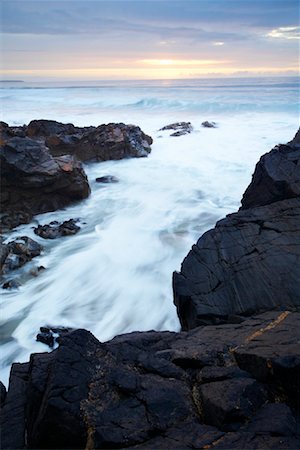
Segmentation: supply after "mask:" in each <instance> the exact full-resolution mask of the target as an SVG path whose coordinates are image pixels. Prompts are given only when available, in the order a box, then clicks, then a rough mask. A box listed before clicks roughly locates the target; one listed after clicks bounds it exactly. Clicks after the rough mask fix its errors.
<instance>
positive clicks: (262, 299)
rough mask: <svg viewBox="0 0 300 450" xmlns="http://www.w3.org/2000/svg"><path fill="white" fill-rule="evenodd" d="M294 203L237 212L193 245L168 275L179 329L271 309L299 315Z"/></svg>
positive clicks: (299, 235)
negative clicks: (171, 280) (178, 269)
mask: <svg viewBox="0 0 300 450" xmlns="http://www.w3.org/2000/svg"><path fill="white" fill-rule="evenodd" d="M299 221H300V198H294V199H288V200H285V201H282V202H276V203H273V204H272V205H270V206H263V207H258V208H253V209H251V210H245V211H240V212H238V213H236V214H231V215H229V216H227V218H226V219H223V220H221V221H220V222H218V223H217V225H216V227H215V228H214V229H213V230H210V231H208V232H207V233H205V234H204V235H203V236H202V237H201V238H200V239H199V241H198V242H197V244H196V245H193V247H192V250H191V251H190V252H189V254H188V256H187V257H186V258H185V259H184V261H183V263H182V267H181V272H180V273H174V278H173V286H174V302H175V304H176V307H177V311H178V315H179V318H180V322H181V325H182V327H183V329H190V328H193V327H196V326H198V325H205V324H207V323H222V322H227V321H228V317H229V316H230V315H235V316H237V315H242V316H244V315H250V314H253V313H255V312H260V311H267V310H271V309H275V308H279V309H280V308H281V309H282V308H286V309H298V310H299V309H300V264H299V250H298V247H299V243H300V230H299Z"/></svg>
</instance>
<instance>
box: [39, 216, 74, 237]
mask: <svg viewBox="0 0 300 450" xmlns="http://www.w3.org/2000/svg"><path fill="white" fill-rule="evenodd" d="M77 222H78V220H77V219H76V220H75V219H69V220H65V221H64V222H62V223H59V222H57V221H53V222H50V223H49V224H46V225H38V227H36V228H34V233H35V234H37V235H38V236H40V237H42V238H43V239H56V238H58V237H61V236H73V235H74V234H76V233H78V231H80V227H79V226H78V225H77Z"/></svg>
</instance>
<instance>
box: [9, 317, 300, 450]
mask: <svg viewBox="0 0 300 450" xmlns="http://www.w3.org/2000/svg"><path fill="white" fill-rule="evenodd" d="M299 325H300V314H299V313H292V312H285V313H281V314H280V313H278V312H268V313H264V314H262V315H259V316H254V317H252V318H249V319H247V320H246V321H245V322H243V324H242V325H241V324H231V325H219V326H212V325H210V326H207V327H199V328H196V329H194V330H191V331H189V332H181V333H171V332H143V333H131V334H127V335H123V336H118V337H116V338H115V339H113V340H112V341H110V342H107V343H102V344H101V343H100V342H99V341H97V339H95V338H94V336H93V335H92V334H91V333H89V332H88V331H85V330H76V331H71V332H67V333H65V334H63V335H62V336H61V340H60V346H59V347H58V348H57V349H56V350H54V351H53V352H52V353H45V354H44V353H41V354H35V355H32V356H31V361H30V364H14V365H13V367H12V373H11V379H10V389H9V391H8V394H7V398H6V401H5V404H4V408H3V414H2V421H3V424H2V428H3V434H4V436H5V437H4V441H3V442H4V444H5V445H7V447H4V448H32V449H36V448H39V449H42V448H61V449H66V448H82V449H83V448H91V449H92V448H97V449H98V448H99V449H100V448H103V449H108V448H120V449H121V448H125V447H126V448H148V449H153V448H155V449H156V448H157V449H165V448H172V449H173V448H177V449H188V448H203V449H204V448H245V449H249V450H250V449H252V448H274V449H275V448H277V449H281V448H289V449H293V448H297V447H295V445H296V443H297V442H298V439H299V422H297V421H298V420H299V417H298V416H297V410H296V408H297V405H295V401H294V400H295V397H296V395H297V391H293V394H292V393H291V391H290V390H289V388H288V386H287V384H286V383H285V382H284V377H285V374H284V373H281V374H279V373H275V372H273V371H272V370H271V367H275V366H276V364H278V361H279V360H280V358H281V356H280V355H281V354H285V355H289V357H290V363H289V370H290V381H292V382H293V383H294V385H295V384H296V380H297V379H298V373H297V370H298V369H299V361H297V358H296V355H297V353H295V352H296V345H297V333H296V330H298V329H299V328H298V327H299ZM43 329H44V328H43ZM47 329H48V328H47ZM49 330H50V329H49ZM283 333H288V334H289V339H284V340H283V341H282V334H283ZM258 337H259V344H258V345H257V347H256V341H257V338H258ZM241 351H243V352H248V351H249V352H250V353H251V354H256V352H257V357H258V358H257V363H255V361H253V362H252V367H250V369H251V370H249V371H248V366H247V364H246V366H245V364H244V362H241V360H240V359H239V358H237V357H236V355H237V354H238V352H241ZM293 358H294V359H293ZM261 364H264V365H265V366H266V367H267V368H268V370H269V373H268V375H267V377H261V376H260V369H259V368H258V366H259V365H261ZM256 366H257V371H256V370H255V367H256ZM297 368H298V369H297ZM298 389H299V385H298ZM17 394H18V398H16V395H17ZM298 407H299V405H298ZM279 417H281V420H280V419H279ZM279 421H280V424H279ZM276 424H278V426H277V427H276ZM275 427H276V430H275ZM297 433H298V434H297ZM25 436H26V439H27V441H25ZM226 445H227V447H226ZM238 445H239V446H240V447H238ZM241 445H242V446H241ZM253 445H254V447H253ZM268 445H269V446H268Z"/></svg>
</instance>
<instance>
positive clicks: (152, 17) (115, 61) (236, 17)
mask: <svg viewBox="0 0 300 450" xmlns="http://www.w3.org/2000/svg"><path fill="white" fill-rule="evenodd" d="M0 22H1V27H0V29H1V34H0V46H1V47H0V51H1V73H2V76H1V79H16V80H39V79H45V80H65V79H70V80H71V79H78V80H79V79H80V80H98V79H153V78H154V79H156V78H157V79H167V78H197V77H208V76H259V75H274V76H275V75H298V74H299V66H298V64H299V62H298V61H299V40H300V27H299V2H298V0H252V1H249V0H183V1H182V0H173V1H169V0H136V1H127V0H109V1H102V0H93V1H90V0H60V1H56V0H30V1H27V0H18V1H16V0H0Z"/></svg>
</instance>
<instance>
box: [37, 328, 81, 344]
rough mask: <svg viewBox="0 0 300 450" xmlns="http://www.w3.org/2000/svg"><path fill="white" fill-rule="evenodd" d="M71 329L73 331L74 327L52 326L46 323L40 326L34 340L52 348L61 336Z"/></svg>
mask: <svg viewBox="0 0 300 450" xmlns="http://www.w3.org/2000/svg"><path fill="white" fill-rule="evenodd" d="M71 331H74V328H67V327H52V326H49V325H47V326H44V327H40V332H39V333H38V334H37V336H36V340H37V341H38V342H42V343H43V344H46V345H48V346H49V347H50V348H52V347H54V345H55V344H58V343H59V342H60V338H61V337H62V336H64V335H65V334H68V333H70V332H71Z"/></svg>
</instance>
